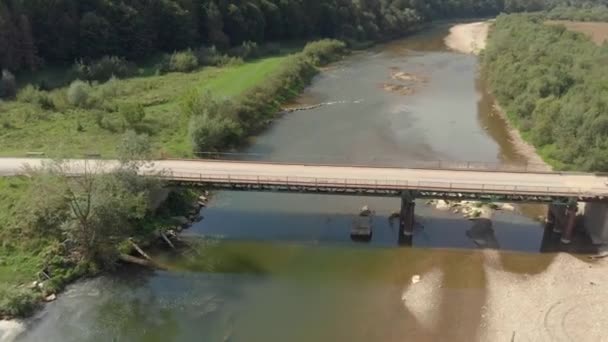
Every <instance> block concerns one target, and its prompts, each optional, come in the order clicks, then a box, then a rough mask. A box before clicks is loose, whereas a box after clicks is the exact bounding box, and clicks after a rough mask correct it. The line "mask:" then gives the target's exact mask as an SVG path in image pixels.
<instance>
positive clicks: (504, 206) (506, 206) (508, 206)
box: [500, 203, 515, 211]
mask: <svg viewBox="0 0 608 342" xmlns="http://www.w3.org/2000/svg"><path fill="white" fill-rule="evenodd" d="M500 210H505V211H515V207H514V206H513V205H512V204H509V203H503V204H501V205H500Z"/></svg>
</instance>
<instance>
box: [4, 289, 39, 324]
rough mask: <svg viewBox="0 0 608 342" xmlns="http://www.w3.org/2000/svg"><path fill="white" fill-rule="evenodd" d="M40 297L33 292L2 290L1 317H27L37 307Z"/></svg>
mask: <svg viewBox="0 0 608 342" xmlns="http://www.w3.org/2000/svg"><path fill="white" fill-rule="evenodd" d="M37 300H38V296H37V295H36V294H35V293H34V292H33V291H31V290H28V289H19V288H0V316H1V315H7V316H13V317H25V316H27V315H30V314H31V313H32V312H33V311H34V310H35V309H36V306H37Z"/></svg>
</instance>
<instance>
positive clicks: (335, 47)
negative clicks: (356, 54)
mask: <svg viewBox="0 0 608 342" xmlns="http://www.w3.org/2000/svg"><path fill="white" fill-rule="evenodd" d="M345 52H346V44H345V43H344V42H341V41H339V40H335V39H323V40H319V41H316V42H311V43H308V44H306V46H305V47H304V50H303V51H302V53H303V54H304V56H306V58H308V59H309V60H310V61H311V63H312V64H313V65H316V66H319V65H323V64H327V63H330V62H333V61H335V60H337V59H338V58H339V57H340V56H342V55H343V54H344V53H345Z"/></svg>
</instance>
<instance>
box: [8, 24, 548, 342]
mask: <svg viewBox="0 0 608 342" xmlns="http://www.w3.org/2000/svg"><path fill="white" fill-rule="evenodd" d="M446 34H447V28H440V29H435V30H432V31H428V32H425V33H423V34H420V35H417V36H414V37H411V38H408V39H404V40H402V41H397V42H393V43H390V44H388V45H384V46H380V47H377V48H374V49H372V50H369V51H365V52H359V53H356V54H354V55H353V56H351V57H349V58H347V59H346V60H345V61H343V62H340V63H337V64H336V65H334V66H333V67H332V68H330V69H329V70H327V71H326V72H324V73H322V74H321V75H320V76H319V77H317V78H316V80H315V81H314V83H313V85H312V86H311V87H310V88H309V89H308V90H307V92H306V93H305V94H304V95H303V96H302V98H301V99H300V102H301V103H304V104H305V103H318V102H325V103H330V104H328V105H325V106H323V107H320V108H317V109H314V110H310V111H302V112H296V113H293V114H289V115H286V116H285V117H284V118H282V119H280V120H278V121H277V122H276V123H275V125H274V126H273V127H272V128H271V129H270V130H269V131H267V132H265V133H264V134H262V135H261V136H259V137H257V138H256V139H255V141H254V142H253V144H252V147H251V148H250V150H249V152H256V153H263V154H266V155H268V158H269V159H272V160H289V161H295V160H298V161H322V160H331V161H332V162H334V163H372V164H377V165H384V164H385V163H388V162H390V163H397V164H398V163H400V162H405V161H411V160H437V159H442V160H456V161H461V160H473V161H485V162H519V161H522V160H524V159H525V158H523V157H522V156H520V155H518V154H517V153H516V152H515V149H514V148H513V146H512V145H511V143H510V142H509V139H508V136H507V134H506V128H505V126H504V122H503V121H502V120H501V119H500V118H498V117H496V116H494V115H492V111H491V106H492V98H491V97H490V96H489V95H488V94H487V92H486V91H485V89H484V88H483V84H482V82H480V81H479V79H478V78H479V77H478V73H477V57H475V56H470V55H464V54H459V53H455V52H450V51H448V50H447V49H446V48H445V46H444V44H443V38H444V37H445V35H446ZM396 72H406V73H408V74H413V75H416V77H418V81H407V82H402V81H398V80H395V79H393V78H392V76H394V75H395V73H396ZM387 84H388V85H391V84H393V85H394V84H400V85H404V86H407V87H409V88H411V89H412V90H411V92H412V93H411V94H409V95H403V94H399V93H393V92H388V91H386V90H385V89H384V88H386V85H387ZM365 204H367V205H369V206H370V207H371V208H373V209H374V210H375V211H376V216H375V217H374V219H373V227H374V236H373V239H372V241H371V242H370V243H368V244H360V243H356V242H352V241H351V240H350V238H349V231H350V227H351V224H352V221H353V219H354V218H355V216H356V214H358V209H359V208H360V207H361V206H363V205H365ZM398 206H399V200H398V199H382V198H360V197H344V196H321V195H299V194H270V193H234V192H220V193H217V194H215V196H214V198H213V200H212V202H211V204H210V206H209V208H207V209H205V210H204V212H203V215H204V216H205V220H203V221H202V222H201V223H200V224H197V225H196V226H195V227H193V228H192V229H191V230H190V231H189V232H188V233H187V235H189V236H190V237H191V238H193V239H195V240H197V241H198V240H200V239H202V238H203V237H213V239H214V241H215V242H205V243H202V244H201V245H200V246H199V245H198V244H197V246H198V247H197V248H196V251H197V252H190V253H188V255H186V256H184V257H182V258H177V259H176V258H168V257H165V258H166V260H165V262H166V263H167V264H170V265H172V267H173V268H174V269H173V270H172V271H171V272H145V271H141V270H137V269H131V268H129V269H126V270H123V271H121V272H120V273H118V274H113V275H108V276H104V277H101V278H97V279H93V280H88V281H83V282H80V283H78V284H75V285H73V286H71V287H70V288H69V289H68V291H66V293H64V294H62V295H61V296H60V298H59V299H58V300H57V301H56V302H53V303H51V304H49V305H48V306H47V307H46V308H45V309H44V311H43V312H42V313H41V314H40V315H39V316H37V317H36V318H35V319H33V320H31V321H30V322H29V323H28V324H29V327H28V332H27V333H25V334H24V335H22V336H21V338H20V340H22V341H42V340H44V341H61V342H64V341H66V342H67V341H404V340H437V339H450V340H463V341H470V340H474V339H475V338H476V336H477V332H478V330H479V329H480V321H481V317H482V312H483V308H484V305H485V300H486V291H487V290H486V280H485V273H484V266H483V263H484V261H483V253H482V252H481V251H479V250H477V249H476V245H475V243H473V242H472V241H471V240H470V239H469V237H467V234H466V232H467V231H468V230H470V229H471V227H472V225H473V223H472V222H470V221H467V220H464V219H462V217H461V216H460V215H457V214H452V213H448V212H439V211H437V210H435V209H432V208H430V207H426V206H425V205H424V203H419V205H418V207H417V209H416V211H417V215H418V216H419V221H420V225H419V226H418V227H417V228H416V231H415V235H414V238H413V241H412V245H413V248H411V247H403V246H399V244H398V241H397V232H398V228H397V226H396V225H394V224H392V223H391V222H390V221H389V219H388V217H389V215H390V213H391V212H393V211H394V210H395V209H397V208H398ZM491 226H492V227H493V230H488V229H484V230H482V234H485V235H486V236H485V238H487V239H488V240H492V241H494V242H495V243H496V246H497V247H498V248H500V249H501V250H508V251H515V252H501V254H500V259H501V262H502V263H503V266H504V267H505V269H507V270H509V271H511V272H515V273H537V272H540V271H542V270H544V269H545V268H546V267H547V266H548V265H549V264H550V262H551V258H552V257H551V256H550V255H540V254H535V253H537V252H539V251H540V250H541V249H542V248H544V246H546V244H543V229H542V227H541V225H540V224H539V223H536V222H534V221H533V220H531V219H530V218H528V217H526V216H524V215H519V214H515V213H504V212H500V213H498V214H496V216H495V217H494V220H493V222H492V223H491ZM545 242H546V241H545ZM417 274H419V275H422V276H423V278H424V279H428V282H429V284H430V285H425V286H418V287H415V286H413V285H411V283H412V282H411V279H412V276H414V275H417ZM435 274H440V276H435ZM425 284H426V283H425Z"/></svg>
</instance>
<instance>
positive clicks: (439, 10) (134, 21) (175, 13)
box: [0, 0, 605, 71]
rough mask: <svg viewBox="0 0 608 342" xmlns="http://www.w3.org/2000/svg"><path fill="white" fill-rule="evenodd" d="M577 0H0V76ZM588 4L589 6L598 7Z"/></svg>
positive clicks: (388, 29) (360, 36)
mask: <svg viewBox="0 0 608 342" xmlns="http://www.w3.org/2000/svg"><path fill="white" fill-rule="evenodd" d="M586 2H588V1H580V0H570V1H568V0H479V1H478V0H449V1H448V0H424V1H423V0H54V1H48V0H0V69H7V70H11V71H17V70H22V69H35V68H37V67H39V66H40V65H42V64H44V63H47V64H57V63H73V62H74V60H76V59H80V58H100V57H102V56H104V55H112V56H120V57H125V58H127V59H131V60H134V59H140V58H143V57H146V56H149V55H150V54H151V53H154V52H158V51H163V52H172V51H174V50H181V49H185V48H187V47H192V48H198V47H200V46H201V45H206V46H216V47H218V48H220V49H224V48H227V47H230V46H238V45H240V44H241V43H243V42H246V41H252V42H257V43H261V42H266V41H277V40H293V39H309V38H311V37H335V38H340V39H343V40H347V41H349V40H378V39H389V38H391V37H395V36H397V35H403V34H404V33H407V32H408V31H410V30H412V29H415V28H417V26H418V25H419V24H420V23H422V22H425V21H429V20H432V19H441V18H450V17H466V16H487V15H494V14H498V13H499V12H501V11H506V12H514V11H535V10H540V9H543V8H546V7H554V6H556V5H559V4H566V5H572V4H582V3H586ZM604 2H605V0H594V1H593V3H595V4H597V3H600V4H601V3H604Z"/></svg>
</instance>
